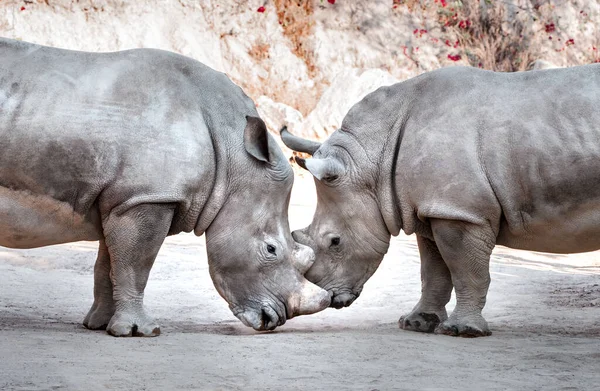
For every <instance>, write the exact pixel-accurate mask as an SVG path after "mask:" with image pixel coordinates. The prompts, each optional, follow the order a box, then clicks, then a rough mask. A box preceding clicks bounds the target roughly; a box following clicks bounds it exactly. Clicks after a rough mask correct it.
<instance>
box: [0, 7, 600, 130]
mask: <svg viewBox="0 0 600 391" xmlns="http://www.w3.org/2000/svg"><path fill="white" fill-rule="evenodd" d="M599 1H600V0H580V1H560V0H556V1H550V0H532V1H529V0H528V1H524V0H509V1H507V2H502V4H504V5H503V6H502V7H503V8H502V10H501V11H502V14H501V15H500V14H497V15H496V14H492V16H494V15H495V16H497V17H499V16H498V15H500V16H502V17H505V18H506V21H504V22H502V23H501V24H500V29H501V30H502V31H501V32H500V33H498V34H497V35H498V36H502V37H503V38H502V39H503V40H504V41H510V42H509V43H512V42H513V41H515V42H516V41H518V42H520V43H521V46H517V47H516V48H517V49H516V50H513V49H510V48H509V49H510V50H513V51H514V53H512V52H511V54H510V55H512V56H514V58H517V60H516V61H521V58H526V59H527V64H523V68H525V67H526V68H528V69H529V68H533V67H536V68H539V67H549V66H570V65H576V64H583V63H589V62H594V61H598V49H597V48H598V47H600V32H599V28H598V27H597V24H598V23H597V22H598V21H599V20H600V18H599V15H600V2H599ZM467 2H468V3H467ZM461 4H463V5H462V6H461ZM465 4H467V5H468V4H470V5H471V6H472V7H473V6H477V7H479V8H478V10H479V9H483V8H481V7H480V6H483V7H490V6H491V7H494V6H495V4H498V3H494V2H493V1H492V2H481V3H479V2H477V1H473V0H471V1H469V0H465V2H463V3H459V2H451V1H447V0H420V1H419V0H369V1H359V0H337V1H335V0H327V1H325V0H296V1H292V0H273V1H271V0H250V1H240V0H195V1H194V0H136V1H126V0H79V1H77V0H26V1H14V0H12V1H1V2H0V36H4V37H8V38H16V39H22V40H26V41H31V42H35V43H39V44H44V45H52V46H57V47H62V48H68V49H76V50H87V51H115V50H122V49H128V48H136V47H153V48H161V49H166V50H171V51H175V52H178V53H181V54H184V55H187V56H190V57H193V58H195V59H197V60H199V61H202V62H203V63H205V64H207V65H209V66H211V67H213V68H214V69H217V70H219V71H222V72H225V73H226V74H228V75H229V77H230V78H231V79H232V80H233V81H234V82H236V83H237V84H238V85H240V86H241V87H242V88H243V89H244V90H245V91H246V92H247V93H248V94H249V95H250V96H251V97H252V98H253V99H254V100H255V102H256V103H257V105H258V109H259V111H260V113H261V115H262V116H263V117H264V118H265V121H266V122H267V124H268V126H269V128H270V130H272V131H276V130H277V129H278V128H279V127H280V126H281V125H282V124H284V123H287V124H288V125H289V126H290V127H291V129H292V130H293V131H295V132H296V133H299V134H302V135H304V136H308V137H317V138H323V137H326V135H327V134H329V133H330V132H331V131H333V130H335V129H336V128H337V127H339V125H340V123H341V120H342V118H343V116H344V114H345V113H346V112H347V110H348V109H349V108H350V107H351V106H352V104H354V103H355V102H357V101H358V100H360V99H361V98H362V97H363V96H364V95H366V94H367V93H368V92H370V91H372V90H374V89H376V88H377V87H379V86H382V85H389V84H393V83H395V82H397V81H400V80H404V79H406V78H409V77H412V76H416V75H418V74H420V73H422V72H425V71H428V70H432V69H435V68H439V67H443V66H449V65H457V64H460V65H474V66H483V65H484V64H483V63H481V62H480V63H479V64H477V61H478V60H477V58H484V57H483V56H486V55H487V58H488V59H489V60H490V61H494V58H491V57H493V53H492V54H490V53H488V52H486V50H487V51H490V50H493V48H491V49H490V48H488V47H486V45H487V46H490V45H491V46H493V45H496V44H498V43H497V40H496V41H493V42H492V41H489V39H490V37H485V31H484V30H481V31H480V30H477V29H479V28H480V26H478V25H476V23H477V21H476V20H475V19H474V18H475V17H477V15H475V14H473V13H468V12H467V11H465V6H464V5H465ZM490 4H491V5H490ZM471 11H472V9H471ZM492 11H494V10H492ZM497 11H498V10H496V11H494V12H497ZM479 16H481V15H479ZM515 20H522V21H524V22H523V23H522V25H519V26H521V27H519V28H521V30H518V29H517V28H516V27H515V26H516V25H515V24H514V23H513V21H515ZM522 26H525V27H522ZM482 31H483V32H482ZM511 34H512V35H511ZM515 34H520V36H515ZM523 35H525V36H523ZM511 40H512V41H511ZM488 41H489V42H488ZM518 42H517V43H518ZM507 50H508V49H507ZM519 51H523V52H525V51H527V52H528V53H526V54H529V57H526V56H524V55H523V56H521V53H519ZM477 56H479V57H477ZM490 56H491V57H490ZM532 59H533V60H540V61H538V62H534V61H530V60H532ZM486 64H487V63H486Z"/></svg>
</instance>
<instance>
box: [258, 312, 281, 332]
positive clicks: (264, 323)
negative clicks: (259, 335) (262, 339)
mask: <svg viewBox="0 0 600 391" xmlns="http://www.w3.org/2000/svg"><path fill="white" fill-rule="evenodd" d="M260 312H261V330H274V329H275V328H276V327H277V325H278V324H279V317H278V316H276V315H275V314H271V313H269V312H270V311H267V310H266V309H265V308H262V309H261V310H260Z"/></svg>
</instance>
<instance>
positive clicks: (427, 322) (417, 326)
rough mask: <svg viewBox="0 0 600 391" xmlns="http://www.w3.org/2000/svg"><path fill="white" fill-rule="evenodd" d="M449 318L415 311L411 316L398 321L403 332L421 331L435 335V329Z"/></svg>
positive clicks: (443, 315)
mask: <svg viewBox="0 0 600 391" xmlns="http://www.w3.org/2000/svg"><path fill="white" fill-rule="evenodd" d="M447 317H448V316H447V315H446V314H445V311H444V314H440V315H438V314H435V313H426V312H417V311H413V312H411V313H410V314H407V315H403V316H402V317H400V320H399V321H398V325H399V326H400V328H401V329H402V330H411V331H420V332H422V333H433V332H434V330H435V328H436V327H437V326H438V325H439V324H440V323H441V322H442V320H444V319H445V318H447Z"/></svg>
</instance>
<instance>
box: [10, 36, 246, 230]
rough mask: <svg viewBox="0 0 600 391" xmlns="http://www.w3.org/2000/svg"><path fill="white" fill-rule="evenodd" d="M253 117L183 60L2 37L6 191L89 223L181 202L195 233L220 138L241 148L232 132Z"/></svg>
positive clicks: (214, 77)
mask: <svg viewBox="0 0 600 391" xmlns="http://www.w3.org/2000/svg"><path fill="white" fill-rule="evenodd" d="M253 109H254V106H253V105H252V102H251V101H250V100H249V99H248V98H247V97H246V96H245V95H243V93H242V92H241V90H240V89H239V88H238V87H236V86H235V85H234V84H233V83H231V81H229V79H227V77H226V76H225V75H223V74H220V73H218V72H215V71H214V70H212V69H210V68H208V67H206V66H204V65H202V64H200V63H198V62H197V61H194V60H191V59H188V58H185V57H183V56H179V55H175V54H172V53H167V52H163V51H158V50H149V49H137V50H130V51H124V52H115V53H101V54H96V53H85V52H75V51H67V50H60V49H54V48H49V47H42V46H37V45H32V44H27V43H23V42H17V41H11V40H2V39H0V148H2V151H3V153H2V154H1V155H0V186H2V187H4V188H7V189H11V190H14V191H25V192H29V193H31V194H33V195H44V196H47V197H50V198H51V199H54V200H56V201H59V202H62V203H66V204H68V205H70V206H71V207H72V208H73V211H74V212H76V213H77V214H79V215H81V216H84V217H85V218H86V219H88V220H89V219H92V218H93V215H94V214H97V213H99V214H100V215H105V214H106V213H109V212H110V211H111V210H113V209H114V208H117V207H122V208H127V207H129V206H132V205H133V204H137V203H143V202H159V203H174V204H177V205H178V216H176V220H181V221H180V223H181V224H180V225H181V227H180V229H183V230H187V231H189V230H191V229H193V224H195V219H197V217H198V214H199V213H200V212H201V210H202V207H203V205H204V203H205V202H206V200H207V199H208V197H209V196H210V193H211V189H212V186H213V184H214V180H215V176H216V172H215V171H216V160H217V156H216V152H215V145H214V144H215V140H219V142H221V143H222V144H223V145H225V146H226V145H228V144H232V143H235V142H238V140H236V137H238V138H239V137H241V136H237V135H236V132H233V131H228V130H233V129H234V128H235V127H236V126H237V127H240V126H243V125H242V121H245V118H244V115H243V114H244V113H250V114H251V113H252V110H253ZM237 133H241V132H237ZM184 219H187V220H186V221H183V220H184Z"/></svg>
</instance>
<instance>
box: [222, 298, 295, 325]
mask: <svg viewBox="0 0 600 391" xmlns="http://www.w3.org/2000/svg"><path fill="white" fill-rule="evenodd" d="M283 306H284V308H283V309H282V310H281V311H279V312H278V311H275V309H273V307H272V306H270V305H263V306H262V307H261V308H260V309H245V310H242V311H236V312H234V313H233V314H234V315H235V316H236V317H237V318H238V319H239V320H240V321H241V322H242V323H243V324H244V325H246V326H248V327H252V328H253V329H254V330H256V331H272V330H275V329H276V328H277V327H278V326H282V325H284V324H285V322H286V320H287V318H288V316H287V314H288V309H287V306H286V305H285V304H284V305H283ZM282 315H283V316H282Z"/></svg>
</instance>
